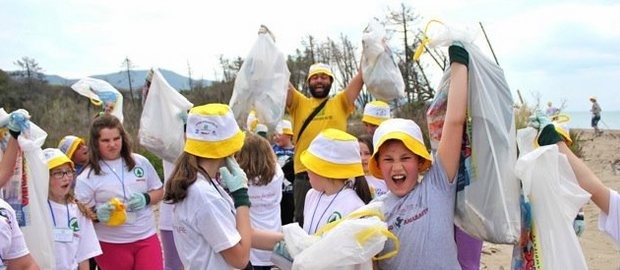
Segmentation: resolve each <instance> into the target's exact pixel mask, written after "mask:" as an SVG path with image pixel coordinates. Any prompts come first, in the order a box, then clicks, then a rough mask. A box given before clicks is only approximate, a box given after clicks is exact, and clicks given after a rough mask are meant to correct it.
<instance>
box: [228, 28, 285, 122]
mask: <svg viewBox="0 0 620 270" xmlns="http://www.w3.org/2000/svg"><path fill="white" fill-rule="evenodd" d="M290 75H291V73H290V72H289V70H288V67H287V65H286V58H285V56H284V53H282V52H281V51H280V50H279V49H278V48H277V47H276V45H275V42H274V39H273V36H272V35H271V33H270V32H269V30H268V29H267V28H266V27H264V26H261V30H260V31H259V34H258V38H257V39H256V41H255V42H254V46H252V49H251V50H250V53H249V54H248V56H247V57H246V58H245V61H244V62H243V64H242V65H241V68H240V70H239V73H237V78H235V85H234V87H233V93H232V97H231V98H230V102H229V105H230V108H231V110H232V111H233V113H234V115H235V119H236V120H237V123H238V124H239V126H240V127H242V128H244V127H246V120H247V117H248V115H249V114H250V112H251V111H252V110H254V111H256V117H257V118H258V120H259V122H260V123H262V124H265V125H267V127H268V128H269V130H274V128H275V127H276V125H277V124H278V122H279V121H280V120H281V119H282V117H283V116H284V109H285V105H286V95H287V89H288V84H289V77H290Z"/></svg>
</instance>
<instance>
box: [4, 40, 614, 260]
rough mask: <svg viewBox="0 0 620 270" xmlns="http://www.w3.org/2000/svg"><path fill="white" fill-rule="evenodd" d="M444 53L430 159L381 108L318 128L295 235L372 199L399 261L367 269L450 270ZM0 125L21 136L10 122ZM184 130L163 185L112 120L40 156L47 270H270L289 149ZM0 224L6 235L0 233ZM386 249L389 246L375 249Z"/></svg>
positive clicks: (451, 101) (454, 118) (455, 66)
mask: <svg viewBox="0 0 620 270" xmlns="http://www.w3.org/2000/svg"><path fill="white" fill-rule="evenodd" d="M449 55H450V62H451V79H450V89H449V94H448V95H449V96H448V105H447V112H446V116H445V121H444V126H443V132H442V134H443V136H442V138H441V140H440V142H439V146H438V149H437V151H436V152H433V153H430V152H429V151H428V150H427V149H428V148H427V147H426V145H425V144H424V140H423V135H422V132H421V129H420V127H419V126H418V125H417V124H416V123H415V122H414V121H412V120H408V119H401V118H391V117H390V116H389V111H390V110H389V107H388V106H387V104H385V103H382V102H373V103H370V104H369V106H367V108H366V109H365V114H364V117H363V119H362V121H363V122H364V124H365V127H366V129H367V131H368V135H364V136H360V137H355V136H353V135H351V134H349V133H347V132H345V131H342V130H339V129H333V128H329V129H325V130H323V131H321V132H320V133H319V134H318V136H316V137H315V138H314V139H313V140H312V141H311V142H310V143H309V146H308V147H307V148H306V149H303V150H302V151H301V153H300V156H299V162H301V163H302V165H303V166H304V167H305V168H307V174H308V179H309V182H310V185H311V189H310V190H309V191H308V193H307V195H306V197H305V201H304V205H305V207H304V208H303V209H304V210H303V216H304V219H305V222H304V223H303V229H304V231H305V232H306V233H308V234H314V233H315V232H317V230H319V229H320V228H321V227H323V226H324V225H326V224H328V223H330V222H333V221H336V220H338V219H341V218H343V217H344V216H346V215H348V214H349V213H351V212H353V211H355V210H356V209H358V208H360V207H362V206H363V205H365V204H367V203H369V202H370V201H371V200H376V201H381V202H383V205H384V207H383V208H382V210H383V214H384V216H385V222H386V223H387V227H388V229H389V230H390V231H391V232H392V233H393V234H394V235H396V236H397V237H398V239H399V240H400V248H399V252H398V254H397V255H396V256H394V257H392V258H389V259H385V260H380V261H377V262H375V267H376V268H377V269H461V265H460V263H459V261H458V256H457V253H458V251H457V244H456V242H455V231H454V207H455V198H456V181H455V180H456V175H457V171H458V168H459V158H460V155H459V152H460V150H461V143H462V134H463V128H464V121H465V117H466V106H467V92H468V76H467V74H468V63H469V56H468V54H467V52H466V51H465V50H464V49H463V48H462V47H459V46H451V47H450V49H449ZM367 110H368V111H367ZM386 112H387V113H386ZM532 122H535V123H538V126H537V127H538V128H539V129H540V130H541V135H540V138H542V139H543V140H541V139H539V144H540V145H545V144H557V145H558V146H559V148H560V150H561V152H562V153H564V154H566V155H567V156H568V157H569V161H570V162H571V165H572V167H573V170H574V171H575V173H576V175H577V178H578V180H579V183H580V184H581V185H582V186H583V187H584V188H585V189H586V190H588V191H589V192H591V193H592V194H593V196H592V200H593V201H594V202H595V203H596V204H597V205H598V206H599V207H601V209H603V214H604V216H603V217H604V219H602V223H601V225H602V226H603V225H604V226H603V227H604V228H605V229H606V230H607V231H608V232H609V233H610V234H611V235H612V236H613V237H614V238H615V239H619V238H620V237H619V236H618V235H620V233H618V231H619V230H618V229H617V228H618V227H619V226H618V225H617V224H618V223H619V220H620V218H618V213H617V212H618V210H617V209H616V208H617V207H616V206H615V205H617V203H615V201H617V200H618V199H617V197H619V196H617V194H616V193H615V192H610V191H609V189H607V188H606V187H604V186H602V184H600V181H596V180H598V178H596V177H595V176H594V177H593V174H592V173H591V171H589V169H587V167H585V166H584V165H583V162H581V161H580V160H579V159H578V158H576V157H574V155H572V152H570V150H568V148H567V147H566V145H565V144H564V143H563V140H562V139H561V137H559V136H558V135H557V134H554V133H553V132H554V131H555V129H553V130H551V129H548V128H546V126H547V125H548V123H547V122H545V121H544V118H543V117H537V118H535V119H534V120H533V121H532ZM9 129H10V130H12V131H13V132H12V134H13V133H19V128H11V127H9ZM15 129H17V131H14V130H15ZM289 133H292V128H291V127H290V123H289V124H284V125H283V126H280V128H279V131H278V134H285V135H292V134H289ZM185 135H186V141H185V145H184V149H183V153H182V154H181V156H180V157H179V158H178V159H177V160H176V162H175V163H174V164H172V163H168V164H167V169H166V179H165V184H164V185H165V187H164V186H162V182H161V180H160V179H159V177H158V176H157V173H156V172H155V169H154V168H153V166H152V165H151V164H150V163H149V161H148V160H147V159H146V158H145V157H143V156H141V155H139V154H136V153H133V152H132V148H131V141H130V140H129V136H128V134H127V133H126V132H125V130H124V128H123V126H122V124H121V122H120V121H119V120H118V118H116V117H114V116H112V115H109V114H103V115H101V116H99V117H97V118H96V119H94V120H93V122H92V124H91V128H90V134H89V139H88V143H87V144H86V143H85V142H84V141H83V140H82V139H80V138H77V137H73V136H70V137H66V138H63V140H61V142H60V144H59V147H58V149H45V150H44V151H43V153H44V157H45V161H46V162H47V165H48V168H49V196H48V206H49V209H50V217H51V219H52V223H53V226H54V228H53V230H54V242H55V246H56V248H55V252H56V254H55V256H56V264H57V269H76V268H78V269H88V266H89V264H88V259H89V258H93V257H95V259H96V262H97V264H98V265H99V267H100V268H101V269H164V261H165V265H166V267H174V268H176V269H178V268H179V267H184V269H270V268H271V267H272V265H273V264H272V262H271V259H270V257H271V255H272V254H271V253H272V250H273V249H274V247H275V246H276V245H277V243H278V242H281V241H283V238H284V235H283V234H282V232H281V231H280V228H281V226H282V225H283V222H282V219H281V217H282V213H281V211H280V201H281V200H282V196H283V191H284V189H285V188H286V187H285V186H286V185H283V183H285V175H284V172H283V170H282V168H281V167H282V166H283V165H284V164H285V163H286V160H287V159H288V158H286V159H285V158H282V156H289V157H290V154H291V153H288V152H287V151H289V150H291V149H292V144H289V143H285V144H278V145H279V146H278V147H279V148H276V147H275V146H272V145H271V144H270V142H269V141H268V140H267V139H266V138H264V137H263V136H261V135H262V134H261V135H256V134H253V133H251V132H244V131H242V130H241V129H240V128H239V126H238V125H237V123H236V121H235V118H234V115H233V113H232V111H231V109H230V107H229V106H227V105H224V104H206V105H201V106H196V107H194V108H192V109H191V110H190V111H189V112H188V116H187V122H186V129H185ZM17 136H19V134H17V135H14V137H15V138H17ZM370 136H372V139H371V137H370ZM285 139H286V138H283V140H285ZM10 142H11V143H12V144H11V145H10V147H13V148H7V151H6V152H5V156H4V158H3V159H2V167H1V170H0V172H2V174H0V176H1V177H4V175H5V174H6V171H7V170H8V169H7V168H9V167H11V168H12V164H11V159H13V161H12V162H13V163H14V162H15V161H14V157H13V156H12V155H13V154H12V152H13V151H15V152H16V151H17V149H16V147H17V146H16V144H17V142H16V140H15V139H13V138H11V139H10ZM282 145H284V146H282ZM274 149H275V151H274ZM2 180H3V178H0V185H1V184H3V181H2ZM74 184H75V186H73V185H74ZM283 186H284V187H283ZM73 191H74V192H75V193H73ZM74 194H75V195H74ZM160 201H162V202H163V204H162V215H164V216H162V218H163V219H164V220H166V223H167V225H166V226H162V227H160V229H161V230H162V233H161V238H162V242H163V247H164V249H163V250H164V254H162V249H161V247H162V244H161V243H160V238H159V237H158V235H157V234H156V231H155V229H156V225H155V219H154V214H153V210H152V209H151V207H150V206H152V205H155V204H158V203H160ZM119 202H120V203H119ZM8 208H10V207H8V206H7V205H5V204H4V203H3V201H1V200H0V221H5V222H0V229H1V230H0V232H1V233H0V236H1V237H2V238H0V240H2V241H0V258H1V259H2V261H3V262H4V263H5V265H7V266H8V267H9V269H29V268H28V267H33V268H32V269H36V266H35V265H34V261H33V260H32V258H31V257H28V255H27V254H28V253H27V249H26V251H25V252H24V250H25V248H26V247H25V244H24V243H23V241H21V242H20V240H19V239H20V234H19V233H18V232H19V229H15V224H14V223H12V220H14V212H11V211H10V210H9V209H8ZM164 208H165V209H167V210H165V212H164V210H163V209H164ZM93 210H94V211H93ZM119 212H120V213H122V215H120V216H119ZM7 224H8V226H9V228H8V229H6V228H4V227H2V226H5V227H6V226H7ZM164 231H166V232H165V233H164ZM7 232H11V233H12V234H7ZM5 239H6V240H5ZM170 242H172V243H170ZM7 243H8V244H10V245H7ZM167 243H168V244H167ZM31 248H35V247H31ZM335 248H336V247H335ZM394 249H395V247H394V246H393V243H391V242H389V241H388V242H386V245H385V247H384V250H385V251H391V250H394ZM173 253H174V254H173ZM380 254H382V253H379V255H380ZM438 255H440V256H438ZM164 257H165V259H164ZM17 258H19V259H20V260H19V261H16V259H17ZM175 258H176V260H175ZM317 259H320V258H317ZM173 264H175V265H173ZM17 266H19V267H17Z"/></svg>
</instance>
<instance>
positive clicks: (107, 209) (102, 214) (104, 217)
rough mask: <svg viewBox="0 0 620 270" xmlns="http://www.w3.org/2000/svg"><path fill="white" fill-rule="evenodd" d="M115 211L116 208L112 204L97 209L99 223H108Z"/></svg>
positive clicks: (105, 204) (107, 203)
mask: <svg viewBox="0 0 620 270" xmlns="http://www.w3.org/2000/svg"><path fill="white" fill-rule="evenodd" d="M112 211H114V206H113V205H112V204H111V203H110V202H106V203H104V204H102V205H99V206H98V207H97V219H98V220H99V222H104V223H106V222H108V220H110V214H112Z"/></svg>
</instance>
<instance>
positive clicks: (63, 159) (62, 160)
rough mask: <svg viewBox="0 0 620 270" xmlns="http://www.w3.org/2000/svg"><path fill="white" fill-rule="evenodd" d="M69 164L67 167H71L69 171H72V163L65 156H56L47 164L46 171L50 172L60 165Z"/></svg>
mask: <svg viewBox="0 0 620 270" xmlns="http://www.w3.org/2000/svg"><path fill="white" fill-rule="evenodd" d="M66 163H69V166H71V169H74V167H73V161H71V160H70V159H69V158H68V157H67V156H65V155H64V154H63V155H61V156H57V157H55V158H53V159H52V160H50V161H48V162H47V169H49V170H51V169H54V168H56V167H58V166H60V165H63V164H66Z"/></svg>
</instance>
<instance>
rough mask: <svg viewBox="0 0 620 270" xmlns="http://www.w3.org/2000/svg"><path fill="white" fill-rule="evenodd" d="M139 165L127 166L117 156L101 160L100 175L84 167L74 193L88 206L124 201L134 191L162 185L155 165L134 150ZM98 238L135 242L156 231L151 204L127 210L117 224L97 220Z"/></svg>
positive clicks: (147, 189)
mask: <svg viewBox="0 0 620 270" xmlns="http://www.w3.org/2000/svg"><path fill="white" fill-rule="evenodd" d="M132 157H133V159H134V160H135V161H136V166H135V167H134V168H133V169H132V170H131V171H128V170H127V165H126V164H125V162H124V161H123V160H122V158H118V159H115V160H107V161H100V166H101V175H95V172H94V171H91V168H89V167H87V168H85V169H84V172H82V173H81V174H80V175H79V176H78V177H77V181H76V184H75V196H76V197H77V199H78V200H80V201H81V202H83V203H84V204H86V206H88V207H93V206H94V207H97V206H99V205H101V204H104V203H106V202H108V201H109V200H110V199H112V198H114V197H116V198H118V199H119V200H121V201H122V202H126V201H127V200H129V197H131V195H132V194H133V193H134V192H140V193H144V192H149V191H151V190H156V189H160V188H161V187H162V184H161V180H159V176H158V175H157V172H156V171H155V168H153V165H151V163H150V162H149V161H148V159H146V158H145V157H143V156H141V155H139V154H135V153H134V154H132ZM95 231H96V232H97V237H98V238H99V241H102V242H106V243H132V242H135V241H138V240H142V239H146V238H147V237H150V236H152V235H154V234H155V218H154V216H153V210H152V209H151V207H148V206H147V207H144V208H143V209H142V210H139V211H136V212H129V211H128V212H127V221H125V223H124V224H122V225H120V226H116V227H111V226H108V225H106V224H105V223H104V222H98V223H96V224H95Z"/></svg>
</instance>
